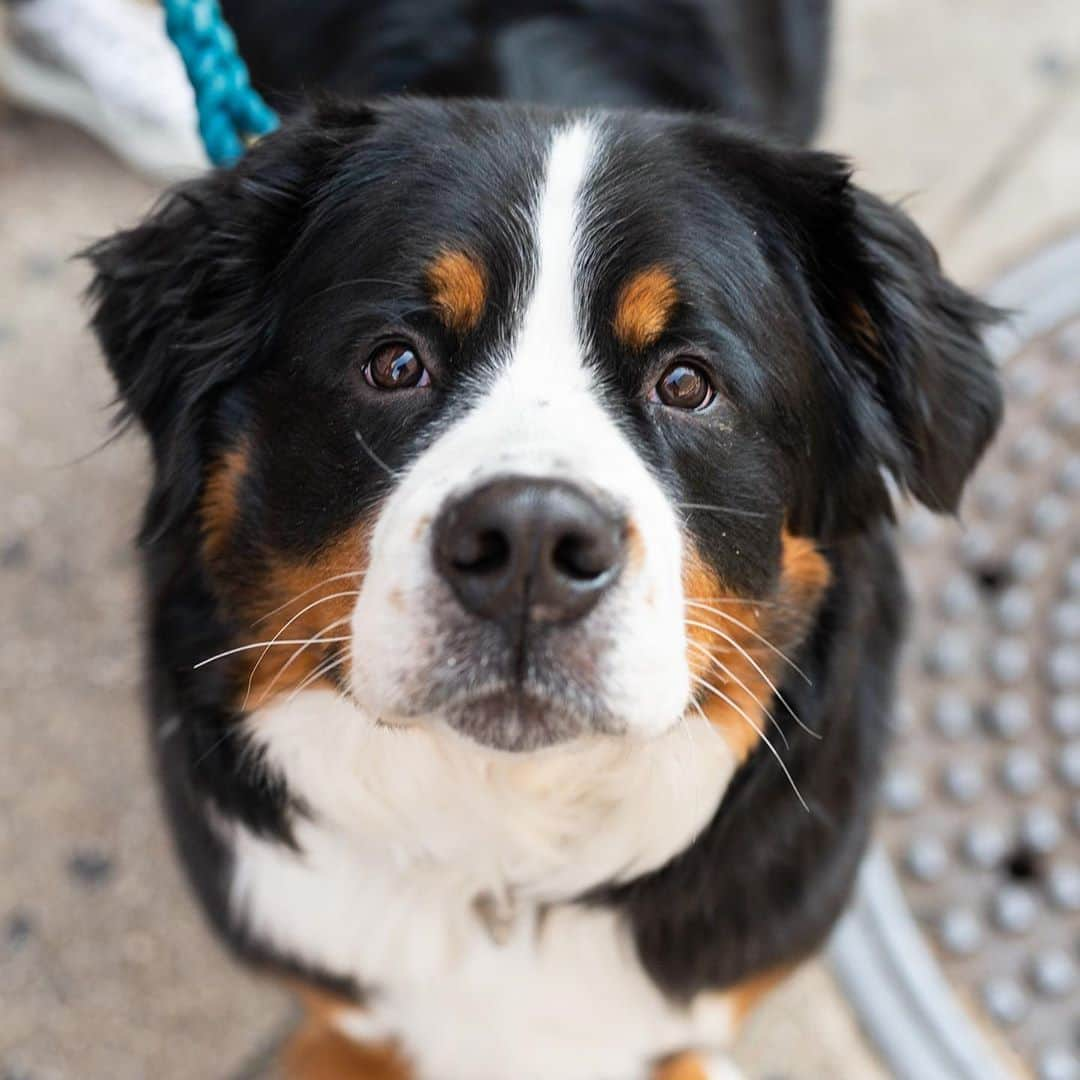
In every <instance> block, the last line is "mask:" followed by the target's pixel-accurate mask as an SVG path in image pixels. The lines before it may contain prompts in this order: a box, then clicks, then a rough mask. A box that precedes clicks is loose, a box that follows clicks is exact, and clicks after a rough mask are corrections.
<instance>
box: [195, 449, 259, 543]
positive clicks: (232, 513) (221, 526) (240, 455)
mask: <svg viewBox="0 0 1080 1080" xmlns="http://www.w3.org/2000/svg"><path fill="white" fill-rule="evenodd" d="M247 470H248V448H247V445H246V444H245V443H241V444H240V445H239V446H235V447H233V448H232V449H231V450H226V451H225V453H224V454H222V455H221V457H220V458H219V459H218V461H217V463H216V464H215V465H214V467H213V468H212V469H211V471H210V475H209V476H208V478H207V481H206V486H205V488H204V490H203V497H202V501H201V503H200V505H199V520H200V523H201V525H202V534H203V552H204V553H205V555H206V558H207V559H208V560H209V561H210V562H213V561H215V560H216V559H218V558H220V557H221V555H222V554H223V553H224V551H225V549H226V548H227V547H228V545H229V539H230V537H231V536H232V531H233V528H234V527H235V525H236V515H237V509H238V506H239V501H238V492H239V489H240V485H241V483H243V480H244V477H245V476H246V475H247Z"/></svg>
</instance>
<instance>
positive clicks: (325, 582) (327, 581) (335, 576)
mask: <svg viewBox="0 0 1080 1080" xmlns="http://www.w3.org/2000/svg"><path fill="white" fill-rule="evenodd" d="M363 573H364V571H363V570H346V571H345V572H344V573H341V574H332V575H331V576H330V577H328V578H325V579H324V580H322V581H320V582H319V583H318V584H317V585H312V586H311V587H310V588H307V589H304V591H303V592H298V593H297V594H296V595H295V596H294V597H293V598H292V599H291V600H286V601H285V603H284V604H278V606H277V607H276V608H274V610H273V611H268V612H267V613H266V614H265V615H263V616H261V617H260V618H258V619H256V620H255V622H253V623H252V624H251V625H252V626H258V625H259V623H264V622H266V620H267V619H269V618H272V617H273V616H274V615H276V614H277V613H278V612H279V611H284V610H285V609H286V608H287V607H290V606H291V605H292V604H295V603H296V601H297V600H302V599H303V598H304V597H305V596H307V595H308V594H309V593H313V592H314V591H315V590H316V589H321V588H322V587H323V586H324V585H329V584H330V583H331V582H332V581H341V580H343V579H344V578H347V577H359V576H360V575H361V574H363Z"/></svg>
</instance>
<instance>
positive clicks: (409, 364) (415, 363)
mask: <svg viewBox="0 0 1080 1080" xmlns="http://www.w3.org/2000/svg"><path fill="white" fill-rule="evenodd" d="M364 378H365V379H366V380H367V382H368V385H369V386H374V387H375V389H376V390H412V389H418V388H420V387H424V386H428V385H429V384H430V383H431V376H430V375H429V374H428V370H427V368H426V367H424V364H423V362H422V361H421V359H420V357H419V356H417V354H416V350H415V349H413V347H412V346H411V345H407V344H406V343H405V342H403V341H394V342H391V343H390V344H389V345H383V346H381V347H380V348H378V349H376V350H375V352H374V353H372V354H371V357H370V358H369V359H368V362H367V363H366V364H365V365H364Z"/></svg>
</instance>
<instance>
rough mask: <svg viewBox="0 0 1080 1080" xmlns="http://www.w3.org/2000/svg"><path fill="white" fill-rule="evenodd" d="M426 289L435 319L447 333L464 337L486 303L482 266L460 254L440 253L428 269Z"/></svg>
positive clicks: (473, 325) (460, 252)
mask: <svg viewBox="0 0 1080 1080" xmlns="http://www.w3.org/2000/svg"><path fill="white" fill-rule="evenodd" d="M427 280H428V286H429V288H430V289H431V299H432V301H433V303H434V304H435V307H436V308H437V310H438V313H439V317H440V318H441V319H442V321H443V322H444V323H445V324H446V326H447V327H448V328H449V329H450V330H454V331H455V332H457V333H459V334H464V333H466V332H467V331H469V330H472V329H474V328H475V327H476V324H477V323H478V322H479V321H480V316H481V315H483V313H484V305H485V303H486V302H487V275H486V274H485V273H484V268H483V266H481V265H480V263H479V262H477V260H476V259H475V258H473V256H472V255H469V254H468V253H467V252H464V251H444V252H442V253H441V254H439V255H438V256H437V257H436V258H435V260H434V262H432V264H431V265H430V266H429V267H428V272H427Z"/></svg>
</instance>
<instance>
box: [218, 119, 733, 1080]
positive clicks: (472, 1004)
mask: <svg viewBox="0 0 1080 1080" xmlns="http://www.w3.org/2000/svg"><path fill="white" fill-rule="evenodd" d="M595 141H596V139H595V135H594V134H593V133H592V132H591V131H590V130H589V129H588V128H587V127H585V126H581V125H578V126H574V127H571V128H569V129H567V130H565V131H562V132H560V133H557V134H556V135H555V137H554V139H553V143H552V147H551V150H550V154H549V161H548V170H547V171H548V175H547V179H546V183H545V186H544V188H543V190H542V192H541V196H540V200H539V205H538V208H537V211H536V219H535V222H536V224H535V229H536V235H537V245H538V263H537V265H538V271H537V276H536V281H535V285H534V288H533V294H532V296H531V297H530V299H529V302H528V306H527V310H526V311H525V313H524V317H523V321H522V324H521V327H520V330H519V333H518V335H517V338H516V340H515V342H514V344H513V346H512V348H511V350H510V355H508V356H507V357H505V358H503V363H502V365H501V367H500V369H499V371H498V373H497V376H496V377H495V378H494V380H493V381H492V383H491V384H490V385H489V386H488V387H487V388H486V392H485V394H484V396H483V397H482V398H481V400H480V401H479V403H478V405H477V406H476V408H474V409H473V410H472V411H471V412H470V413H469V414H467V415H466V416H465V417H464V418H463V419H461V420H459V421H458V422H457V423H456V425H454V426H453V427H451V428H450V429H449V430H448V431H447V432H445V433H444V434H442V436H441V437H440V438H439V439H438V440H436V442H435V443H434V444H433V445H432V446H431V447H430V448H428V449H427V450H426V452H425V453H424V454H422V455H421V456H420V458H419V459H418V460H417V461H416V462H415V464H414V465H413V466H412V468H411V469H410V471H409V472H408V474H407V475H405V476H404V477H403V478H402V479H401V481H400V483H399V484H398V486H397V488H396V490H395V492H394V493H393V495H392V496H391V497H390V498H389V500H388V502H387V504H386V506H385V507H384V509H383V511H382V513H381V515H380V518H379V521H378V523H377V525H376V528H375V531H374V535H373V539H372V544H371V561H370V565H369V569H368V572H367V574H366V577H365V580H364V583H363V586H362V589H361V595H360V597H359V599H358V601H357V605H356V609H355V612H354V615H353V620H352V633H353V647H352V657H353V668H352V672H351V678H350V684H351V690H352V693H353V695H354V698H355V700H354V701H353V702H346V701H345V700H343V699H341V698H340V697H336V696H335V695H333V694H329V693H326V692H325V691H318V692H312V693H307V694H301V695H299V696H298V697H297V698H296V699H295V700H292V701H289V702H286V703H284V704H277V705H274V706H271V707H269V708H267V709H265V710H263V711H261V712H259V713H257V714H255V715H253V716H252V717H251V718H250V719H249V721H248V726H249V730H250V733H251V735H252V738H253V739H254V741H255V742H256V743H257V744H258V745H259V746H260V747H262V748H263V750H264V752H265V755H266V761H267V764H268V765H269V766H270V767H272V768H274V769H276V770H278V771H279V772H280V773H281V774H282V775H283V776H284V777H285V779H286V781H287V783H288V785H289V788H290V789H291V790H292V791H293V792H294V793H296V794H297V795H298V796H300V797H301V798H302V799H303V800H304V802H305V803H306V805H307V806H308V807H309V808H310V815H309V816H304V817H303V818H301V819H300V820H299V821H298V823H297V826H296V840H297V843H298V846H299V851H298V852H297V851H291V850H289V849H288V848H286V847H284V846H283V845H281V844H277V843H274V842H268V841H265V840H262V839H259V838H258V837H256V836H255V835H253V834H252V833H250V832H248V831H247V830H245V829H243V828H237V829H236V830H235V835H234V837H233V839H234V850H235V856H236V858H235V876H234V881H233V894H232V895H233V901H234V905H235V910H236V912H237V914H238V916H240V917H241V918H242V919H243V920H245V921H246V922H247V923H248V924H249V925H250V927H251V928H252V930H253V931H254V932H255V933H256V934H258V935H259V936H260V937H261V938H263V939H264V940H267V941H268V942H270V943H271V944H273V945H274V946H276V947H277V948H278V949H280V950H281V951H282V952H283V953H285V954H286V955H290V956H293V957H295V958H296V959H298V960H300V961H302V962H304V963H306V964H310V965H313V966H315V967H317V968H323V969H325V970H328V971H330V972H333V973H335V974H341V975H352V976H354V977H355V978H356V979H357V980H358V981H359V983H360V984H361V985H365V984H368V985H371V986H372V987H373V988H374V990H375V993H374V995H373V997H372V1000H371V1004H370V1008H369V1009H368V1010H366V1011H364V1012H362V1013H360V1012H358V1013H357V1014H355V1015H354V1016H352V1017H350V1018H349V1020H348V1021H347V1025H348V1028H349V1030H350V1031H352V1032H353V1033H355V1034H358V1035H360V1036H362V1037H370V1036H385V1035H392V1036H395V1037H397V1038H399V1039H400V1040H401V1041H402V1043H403V1045H404V1047H405V1049H406V1051H407V1052H408V1053H409V1054H410V1056H411V1057H412V1058H413V1060H414V1062H415V1063H416V1065H417V1067H418V1070H419V1075H420V1077H421V1078H422V1080H506V1078H507V1077H514V1078H515V1080H532V1078H535V1080H555V1078H558V1080H639V1078H643V1077H645V1076H646V1075H647V1073H648V1069H649V1065H650V1063H651V1062H653V1061H654V1060H655V1059H656V1058H657V1057H658V1056H660V1055H663V1054H665V1053H670V1052H674V1051H678V1050H682V1049H685V1048H688V1047H695V1046H706V1047H709V1046H711V1047H722V1046H723V1045H724V1044H725V1042H726V1041H727V1039H728V1037H729V1035H730V1026H731V1016H730V1012H729V1008H728V1006H727V1005H726V1004H725V1003H724V1002H723V1000H722V999H721V998H718V997H713V998H711V999H709V1000H704V999H703V1000H702V1001H701V1002H700V1003H696V1004H695V1005H694V1006H693V1007H689V1008H683V1007H679V1006H677V1005H675V1004H674V1003H672V1002H669V1001H668V1000H667V999H665V998H664V996H663V995H662V994H661V993H660V992H659V991H658V990H657V988H656V987H655V986H654V984H653V983H652V982H651V980H650V979H649V978H648V976H647V974H646V973H645V971H644V969H643V968H642V966H641V964H640V961H639V960H638V957H637V955H636V953H635V950H634V946H633V943H632V941H631V939H630V936H629V934H628V932H627V929H626V927H625V926H624V925H623V924H622V923H621V922H620V921H619V920H618V917H617V916H616V915H615V914H614V913H613V912H612V911H610V910H608V909H604V908H602V907H589V906H585V905H581V904H577V903H568V902H567V901H571V900H574V899H576V898H579V897H580V896H581V895H582V894H583V893H585V892H587V891H588V890H589V889H590V888H592V887H594V886H596V885H599V884H602V883H605V882H611V881H620V880H626V879H629V878H632V877H634V876H637V875H640V874H642V873H644V872H647V871H649V870H651V869H654V868H656V867H658V866H660V865H662V864H663V863H664V862H666V861H667V860H668V859H670V858H671V857H672V856H673V855H675V854H676V853H678V852H679V851H680V850H683V849H684V848H685V847H686V846H687V845H688V844H689V843H690V842H691V841H692V840H693V839H694V837H695V835H696V834H697V832H698V831H699V830H700V829H701V828H702V827H703V826H704V825H705V824H706V822H707V821H708V820H709V819H710V818H711V816H712V814H713V813H714V812H715V809H716V807H717V806H718V805H719V802H720V799H721V798H722V796H723V792H724V790H725V788H726V786H727V784H728V782H729V780H730V777H731V775H732V772H733V771H734V768H735V759H734V757H733V755H732V752H731V750H730V748H729V747H728V745H727V743H726V742H725V741H724V739H723V738H722V736H721V735H720V734H719V733H718V732H717V731H715V730H714V729H713V728H711V727H710V725H709V724H708V723H707V722H706V721H705V720H704V718H701V717H697V716H692V715H691V716H689V717H684V715H683V714H684V712H685V710H686V707H687V697H688V688H689V676H688V672H687V666H686V660H685V644H684V631H683V623H682V620H683V597H682V588H681V582H680V571H681V547H680V544H681V541H680V532H679V528H678V526H677V522H676V520H675V516H674V514H673V511H672V508H671V506H670V504H669V502H668V500H667V499H666V498H665V496H664V494H663V492H662V491H661V489H660V488H659V486H658V484H657V483H656V481H655V479H654V478H653V477H652V476H651V474H650V473H649V471H648V470H647V469H646V467H645V466H644V464H643V463H642V461H641V460H640V458H639V457H638V455H637V454H636V453H635V452H634V450H633V448H632V446H631V445H630V443H629V441H628V440H627V439H626V438H625V436H624V434H623V433H622V432H621V431H620V429H619V428H618V426H617V425H616V423H615V422H614V421H613V420H612V418H611V417H610V416H609V415H608V413H607V412H606V411H605V410H604V409H603V408H602V405H601V402H600V400H599V396H598V395H599V393H600V391H599V389H598V387H597V386H596V385H595V382H594V379H593V376H592V374H591V373H590V371H589V369H588V367H587V365H586V362H585V353H586V350H585V346H584V345H583V342H582V332H581V329H580V327H579V326H578V325H577V320H576V317H575V306H576V300H575V287H580V281H579V276H580V275H579V273H578V266H579V264H580V261H581V260H580V252H579V251H578V250H577V246H578V241H577V238H578V236H579V222H578V220H577V215H578V204H579V199H578V195H579V192H580V190H581V186H582V184H583V183H584V182H585V180H586V178H587V176H588V173H589V169H590V163H591V161H592V159H593V156H594V147H595ZM507 473H523V474H525V475H529V476H538V477H550V476H569V477H573V479H574V480H575V482H577V483H579V484H582V485H585V486H591V487H593V488H596V489H598V490H601V491H603V492H605V493H606V494H607V495H608V496H609V497H612V498H614V499H616V500H618V501H619V502H620V503H621V504H622V506H623V507H624V508H625V510H626V512H627V514H628V516H629V517H630V519H631V520H632V522H633V524H634V526H635V528H636V530H637V532H638V534H639V537H640V539H641V545H640V547H641V551H642V557H641V559H640V560H638V562H637V564H636V565H634V566H632V567H631V566H627V568H626V569H625V571H624V573H623V574H622V576H621V578H620V580H619V582H618V584H617V585H616V586H615V588H614V589H613V592H612V594H611V595H609V596H608V597H607V598H605V599H604V600H603V601H602V602H601V604H600V605H599V606H598V607H597V609H596V610H595V611H594V612H593V613H592V614H590V615H589V616H588V623H587V629H590V630H592V631H593V634H592V635H590V636H591V637H593V638H595V639H596V640H598V641H601V642H603V643H604V644H603V646H602V655H601V656H600V657H599V660H598V663H599V666H600V669H601V679H602V685H603V690H604V694H605V696H606V698H607V701H608V704H609V707H610V708H611V710H612V711H613V712H614V713H615V714H617V715H618V716H619V717H620V718H622V719H624V720H625V722H626V724H627V734H626V735H625V736H620V737H612V736H604V737H601V736H591V737H588V738H583V739H580V740H578V741H576V742H574V743H572V744H568V745H562V746H556V747H552V748H551V749H548V750H545V751H542V752H537V753H532V754H517V755H515V754H503V753H499V752H497V751H493V750H489V749H484V748H482V747H480V746H478V745H477V744H474V743H472V742H470V741H468V740H466V739H464V738H462V737H459V736H457V735H455V734H454V733H453V732H452V731H450V730H449V728H447V727H446V726H445V725H443V724H441V723H439V721H438V717H427V716H421V717H416V716H408V717H403V715H402V709H403V700H404V698H403V693H404V691H405V690H407V688H408V687H409V685H410V680H417V679H420V680H422V679H423V678H424V677H425V672H430V670H431V665H437V664H439V663H440V662H441V661H440V639H439V633H440V627H439V624H438V618H437V616H436V614H435V613H434V612H433V610H432V608H433V598H436V597H438V596H439V595H440V592H439V590H440V588H442V586H441V584H440V582H439V580H438V578H437V575H436V573H435V570H434V567H433V566H432V561H431V556H430V547H431V543H430V525H431V522H432V521H433V519H434V517H435V515H436V514H437V512H438V510H439V508H440V506H441V505H442V503H443V500H445V499H446V498H447V497H448V496H449V495H451V494H452V493H454V492H456V491H460V490H463V489H467V488H469V487H471V486H473V485H476V484H478V483H480V482H483V480H484V479H485V478H487V477H492V476H496V475H504V474H507ZM480 660H482V658H478V662H479V661H480ZM404 719H407V721H408V725H409V726H403V727H397V726H393V727H389V726H383V725H380V724H379V723H377V722H376V721H378V720H383V721H393V722H400V721H402V720H404ZM480 898H486V900H487V901H488V902H489V903H490V904H491V905H492V906H493V907H494V908H495V909H496V910H497V911H500V912H501V913H502V915H503V916H504V917H505V921H506V925H507V939H506V940H505V941H504V942H503V943H502V944H499V943H496V941H495V939H494V937H493V935H492V933H491V932H490V929H489V928H488V927H486V926H485V923H484V920H482V919H481V918H480V917H479V916H478V915H477V912H476V903H477V901H478V899H480Z"/></svg>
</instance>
